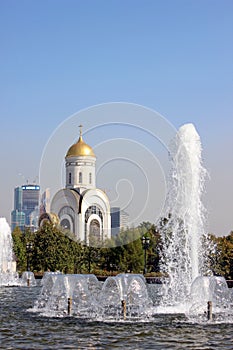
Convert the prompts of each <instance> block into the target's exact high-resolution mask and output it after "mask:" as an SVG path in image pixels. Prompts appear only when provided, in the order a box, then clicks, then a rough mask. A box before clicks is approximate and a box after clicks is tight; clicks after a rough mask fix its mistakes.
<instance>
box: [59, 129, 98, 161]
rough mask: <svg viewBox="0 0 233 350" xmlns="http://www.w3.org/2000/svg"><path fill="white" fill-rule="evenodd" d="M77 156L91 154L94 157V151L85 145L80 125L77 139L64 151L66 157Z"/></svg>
mask: <svg viewBox="0 0 233 350" xmlns="http://www.w3.org/2000/svg"><path fill="white" fill-rule="evenodd" d="M79 156H91V157H95V153H94V152H93V149H92V148H91V147H90V146H89V145H87V144H86V143H85V142H84V141H83V138H82V130H81V126H80V136H79V139H78V141H77V142H76V143H75V144H73V145H72V146H71V147H70V148H69V149H68V152H67V153H66V158H67V157H79Z"/></svg>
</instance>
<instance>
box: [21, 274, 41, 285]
mask: <svg viewBox="0 0 233 350" xmlns="http://www.w3.org/2000/svg"><path fill="white" fill-rule="evenodd" d="M20 282H21V286H22V287H35V286H36V285H37V284H36V279H35V276H34V273H33V272H31V271H24V272H23V274H22V277H21V278H20Z"/></svg>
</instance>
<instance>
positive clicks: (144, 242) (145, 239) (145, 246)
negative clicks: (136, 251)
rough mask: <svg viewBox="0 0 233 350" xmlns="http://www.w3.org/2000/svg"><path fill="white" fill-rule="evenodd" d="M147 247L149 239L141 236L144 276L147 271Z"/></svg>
mask: <svg viewBox="0 0 233 350" xmlns="http://www.w3.org/2000/svg"><path fill="white" fill-rule="evenodd" d="M149 246H150V238H149V237H146V236H143V237H142V248H143V249H144V270H143V273H144V275H145V274H146V272H147V269H146V251H147V250H148V248H149Z"/></svg>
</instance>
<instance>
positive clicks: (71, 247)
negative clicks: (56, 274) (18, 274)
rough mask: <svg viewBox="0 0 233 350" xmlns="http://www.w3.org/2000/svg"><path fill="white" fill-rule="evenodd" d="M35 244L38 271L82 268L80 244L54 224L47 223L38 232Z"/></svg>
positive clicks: (35, 263)
mask: <svg viewBox="0 0 233 350" xmlns="http://www.w3.org/2000/svg"><path fill="white" fill-rule="evenodd" d="M34 245H35V249H34V254H33V265H34V268H35V270H36V271H42V272H44V271H56V270H59V271H61V272H74V270H79V269H80V259H79V258H80V256H81V246H80V244H79V243H78V242H75V241H74V240H72V239H70V238H69V237H68V236H67V235H65V234H64V233H63V232H62V231H61V230H59V229H58V228H57V227H54V226H53V225H52V224H50V223H45V224H44V225H43V226H42V227H41V228H40V229H39V230H38V231H37V232H36V234H35V241H34Z"/></svg>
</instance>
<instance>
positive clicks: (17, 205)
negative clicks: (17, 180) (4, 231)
mask: <svg viewBox="0 0 233 350" xmlns="http://www.w3.org/2000/svg"><path fill="white" fill-rule="evenodd" d="M22 207H23V190H22V187H16V188H15V190H14V210H12V212H11V229H12V231H13V230H14V229H15V227H16V226H18V227H19V228H20V229H21V230H23V229H24V227H25V213H24V212H23V211H22Z"/></svg>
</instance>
